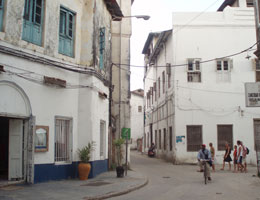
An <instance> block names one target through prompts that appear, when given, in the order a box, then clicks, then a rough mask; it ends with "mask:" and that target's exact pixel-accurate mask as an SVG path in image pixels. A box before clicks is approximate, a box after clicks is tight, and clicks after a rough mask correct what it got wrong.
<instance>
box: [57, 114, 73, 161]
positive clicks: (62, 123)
mask: <svg viewBox="0 0 260 200" xmlns="http://www.w3.org/2000/svg"><path fill="white" fill-rule="evenodd" d="M71 140H72V119H71V118H65V117H56V118H55V162H71V152H72V145H71Z"/></svg>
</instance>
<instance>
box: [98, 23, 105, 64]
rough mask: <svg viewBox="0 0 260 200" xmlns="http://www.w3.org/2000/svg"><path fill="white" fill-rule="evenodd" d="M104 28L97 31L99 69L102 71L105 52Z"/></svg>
mask: <svg viewBox="0 0 260 200" xmlns="http://www.w3.org/2000/svg"><path fill="white" fill-rule="evenodd" d="M105 33H106V28H105V27H103V28H100V30H99V69H104V50H105V36H106V34H105Z"/></svg>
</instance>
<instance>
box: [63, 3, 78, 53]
mask: <svg viewBox="0 0 260 200" xmlns="http://www.w3.org/2000/svg"><path fill="white" fill-rule="evenodd" d="M59 29H60V30H59V53H60V54H63V55H66V56H70V57H74V39H75V37H74V31H75V14H74V13H73V12H72V11H69V10H67V9H65V8H62V7H61V9H60V26H59Z"/></svg>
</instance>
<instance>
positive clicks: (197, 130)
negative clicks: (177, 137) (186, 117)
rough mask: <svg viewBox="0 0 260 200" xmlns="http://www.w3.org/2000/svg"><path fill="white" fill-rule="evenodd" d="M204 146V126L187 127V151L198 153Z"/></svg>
mask: <svg viewBox="0 0 260 200" xmlns="http://www.w3.org/2000/svg"><path fill="white" fill-rule="evenodd" d="M201 145H202V126H187V151H190V152H193V151H198V150H199V149H200V147H201Z"/></svg>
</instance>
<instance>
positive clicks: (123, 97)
mask: <svg viewBox="0 0 260 200" xmlns="http://www.w3.org/2000/svg"><path fill="white" fill-rule="evenodd" d="M117 2H118V4H119V6H120V9H121V10H122V13H123V15H124V16H127V17H126V18H124V17H123V18H115V20H114V21H113V23H112V65H111V68H112V71H111V73H112V75H111V77H112V89H111V96H112V98H111V100H112V101H111V139H110V146H111V148H110V149H111V151H110V155H111V159H110V160H111V161H112V162H111V163H115V152H114V149H113V148H112V142H113V140H114V139H118V138H120V137H121V131H122V128H130V126H131V125H130V97H131V92H130V38H131V35H132V25H131V6H132V4H133V2H134V0H117ZM117 19H120V20H121V21H118V20H117ZM123 159H125V158H123ZM128 160H129V159H128Z"/></svg>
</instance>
